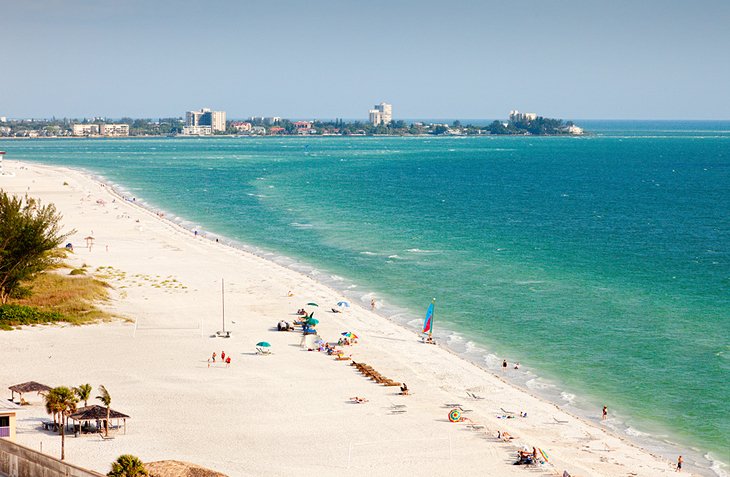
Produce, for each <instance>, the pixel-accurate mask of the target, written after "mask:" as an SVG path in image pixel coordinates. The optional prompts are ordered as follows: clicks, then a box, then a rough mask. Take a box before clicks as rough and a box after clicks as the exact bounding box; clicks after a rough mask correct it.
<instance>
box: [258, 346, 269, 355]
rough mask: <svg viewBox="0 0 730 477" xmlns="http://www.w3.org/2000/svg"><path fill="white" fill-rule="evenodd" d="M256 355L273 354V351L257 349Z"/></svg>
mask: <svg viewBox="0 0 730 477" xmlns="http://www.w3.org/2000/svg"><path fill="white" fill-rule="evenodd" d="M256 354H271V350H270V349H268V348H262V347H260V346H257V347H256Z"/></svg>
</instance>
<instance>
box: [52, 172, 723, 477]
mask: <svg viewBox="0 0 730 477" xmlns="http://www.w3.org/2000/svg"><path fill="white" fill-rule="evenodd" d="M44 166H45V167H50V168H56V167H55V166H49V165H45V164H44ZM72 170H76V171H80V172H82V173H83V174H85V175H86V176H87V177H88V178H89V179H91V180H93V181H95V182H96V183H98V184H99V185H101V186H103V187H106V188H108V190H109V191H111V192H112V193H113V194H114V195H116V196H117V198H118V199H120V200H126V194H125V189H124V187H123V186H122V185H121V184H115V183H112V182H110V181H108V180H107V179H106V178H105V177H103V176H101V175H99V174H95V173H93V172H91V171H87V170H80V169H73V168H72ZM129 202H130V204H132V205H134V206H136V207H138V208H139V209H141V210H144V211H145V212H147V213H150V214H153V215H155V216H156V218H157V219H159V220H161V221H163V222H166V223H167V224H168V225H170V226H171V227H177V228H180V229H181V230H183V231H185V232H187V233H189V234H193V233H194V231H195V230H196V229H197V230H198V231H199V235H198V237H199V238H200V239H202V240H208V241H210V242H211V243H214V242H215V239H216V238H220V239H221V241H220V244H222V245H223V246H226V247H230V248H232V249H234V250H236V251H240V252H243V253H245V254H251V255H253V256H255V257H257V258H259V259H261V260H264V261H267V262H269V263H271V264H273V265H275V266H279V267H283V268H285V269H287V270H290V271H293V272H295V273H298V274H301V275H303V276H304V277H306V278H308V279H310V280H313V281H315V282H317V283H319V284H320V285H322V286H324V287H327V288H328V289H330V290H331V291H332V292H333V293H337V294H342V295H344V296H346V298H347V299H348V300H349V301H350V302H351V303H353V304H356V305H357V306H359V307H360V308H361V309H362V310H363V311H366V312H370V313H374V314H376V315H378V316H379V317H381V318H383V319H385V320H388V321H389V322H391V323H393V324H395V325H397V326H399V327H401V328H403V330H404V331H408V332H410V333H412V334H413V335H414V337H415V338H416V339H420V337H421V334H420V333H419V331H418V329H420V328H419V327H420V323H421V322H422V318H421V317H418V316H416V315H414V314H413V313H412V311H411V310H409V309H407V308H405V307H403V306H401V305H396V304H392V303H390V304H386V305H385V308H384V309H383V306H382V304H381V302H380V301H378V304H379V306H378V309H376V310H374V311H373V310H370V309H369V306H368V305H367V301H366V300H364V299H360V300H359V301H358V299H357V296H360V295H362V293H365V295H362V296H363V297H368V300H369V297H370V296H372V295H374V294H375V292H374V291H366V290H360V291H359V292H356V291H353V290H350V289H349V287H348V286H344V285H343V287H338V286H337V283H338V280H336V279H334V278H333V277H335V275H331V274H330V273H329V272H327V270H323V269H321V268H317V266H315V265H311V264H309V263H306V262H304V261H301V260H299V259H297V258H294V257H291V256H288V255H283V254H280V253H279V252H277V251H274V250H269V249H266V248H262V247H259V246H256V245H251V244H248V243H244V242H240V241H237V240H233V239H230V238H228V237H226V236H225V235H222V234H219V233H217V232H213V231H209V230H206V229H201V228H199V227H198V226H196V225H195V224H194V223H193V222H191V221H188V220H187V219H185V218H183V217H180V216H177V215H174V214H168V212H169V211H167V210H164V209H162V208H160V207H154V206H152V205H151V204H149V203H148V202H147V201H146V200H144V199H141V200H139V201H134V202H131V201H129ZM160 212H162V213H163V216H160V215H158V213H160ZM168 215H173V216H174V217H175V218H168ZM314 271H316V272H326V273H312V272H314ZM318 275H319V276H318ZM327 278H330V280H327ZM337 278H339V279H342V282H343V283H352V284H353V285H354V282H351V281H349V280H348V279H346V278H343V277H337ZM356 290H359V285H358V288H356ZM424 309H425V307H424ZM381 310H382V311H381ZM404 317H405V318H404ZM414 320H415V321H418V326H415V327H414V325H412V324H411V323H412V322H413V321H414ZM438 328H439V330H438V331H437V333H436V334H435V336H436V337H437V343H438V346H439V347H440V348H441V349H443V350H444V351H446V352H448V353H450V354H451V355H453V356H454V357H455V358H457V359H460V360H464V361H466V362H468V363H470V364H472V365H474V366H476V367H477V368H479V369H480V370H482V371H483V372H485V373H487V374H489V375H491V376H493V377H494V378H497V379H499V380H500V381H502V382H503V383H505V384H506V385H508V386H511V387H513V388H515V389H516V390H518V391H520V392H523V393H525V394H527V395H529V396H531V397H533V398H535V399H539V400H542V401H544V402H546V403H548V404H551V405H554V406H556V407H557V408H559V409H560V410H561V411H562V412H564V413H566V414H568V415H570V416H571V417H574V418H575V419H578V420H581V421H583V422H585V423H586V424H588V425H592V426H595V427H596V428H597V429H602V430H605V431H607V432H609V433H611V434H612V435H613V436H615V437H616V438H618V439H621V440H623V441H625V442H626V443H627V444H629V445H632V446H635V447H636V448H638V449H641V450H644V451H646V452H648V453H649V454H651V455H652V456H654V457H657V458H659V459H667V460H670V459H671V456H672V455H674V454H676V452H677V451H679V450H680V449H684V450H683V451H680V452H684V455H685V459H687V455H690V456H693V457H695V458H697V459H701V460H704V463H706V464H707V466H706V469H705V470H708V471H712V473H711V474H707V475H712V476H716V475H719V476H722V477H724V476H726V475H728V474H727V473H726V472H725V470H724V469H725V465H726V464H725V463H722V462H720V461H718V460H716V458H715V459H713V458H712V457H715V456H712V457H711V456H710V453H709V452H708V451H703V450H702V449H699V448H696V447H694V446H690V447H689V448H687V445H685V446H684V447H683V446H681V445H680V444H679V443H677V442H673V441H670V440H669V438H670V436H669V435H666V434H664V437H663V438H662V437H658V436H655V434H653V433H648V432H645V431H646V429H642V430H640V429H636V428H634V427H632V425H631V424H630V423H629V422H627V420H626V419H625V418H626V417H628V416H623V417H624V420H619V421H614V423H612V425H610V426H608V427H601V421H600V420H599V419H598V418H596V419H595V420H593V419H591V417H590V416H591V411H590V410H589V409H588V408H586V406H585V405H586V404H593V405H594V406H593V407H594V408H595V409H596V410H599V411H600V406H601V405H600V403H599V402H598V401H595V399H591V398H585V395H584V394H578V395H577V396H576V395H575V394H572V393H569V392H568V391H571V392H576V391H577V392H578V393H580V391H579V390H575V389H570V390H566V389H565V388H562V387H561V386H560V384H561V383H560V379H559V377H554V376H549V377H547V376H544V375H541V374H536V373H535V372H534V371H533V370H532V369H530V368H529V366H524V365H521V366H520V368H521V369H520V370H519V371H515V370H513V369H512V365H513V364H514V363H512V362H510V375H509V376H504V375H500V366H499V364H500V363H501V358H498V356H497V354H495V353H494V352H493V351H492V350H490V349H489V347H488V345H485V344H482V343H476V342H474V341H472V339H470V338H469V336H468V334H465V333H464V332H462V331H457V330H454V329H452V328H450V327H449V325H443V324H439V326H438ZM455 337H456V338H458V339H459V340H461V344H462V345H464V347H467V348H468V347H469V345H473V346H475V348H474V347H472V349H471V350H469V351H468V352H467V351H466V350H464V351H460V350H458V349H456V348H455V347H454V346H453V345H450V344H449V342H450V341H451V340H452V339H453V338H455ZM488 358H493V359H494V360H496V361H498V362H496V365H494V366H489V365H487V364H486V361H487V359H488ZM535 381H537V383H536V387H535V388H531V387H530V385H529V383H530V382H535ZM541 388H542V392H541ZM566 394H568V395H569V396H572V399H566V398H565V395H566ZM576 398H577V400H578V401H579V402H578V403H576V402H575V400H576ZM561 401H562V402H561ZM594 401H595V402H594ZM579 404H583V405H584V406H580V405H579ZM568 406H570V407H572V409H569V408H568ZM597 415H598V413H596V416H597ZM614 416H615V414H614ZM658 427H661V426H658ZM661 431H663V432H666V433H670V432H671V429H668V428H662V429H661ZM685 444H686V443H685ZM673 451H674V452H673ZM700 475H704V474H700Z"/></svg>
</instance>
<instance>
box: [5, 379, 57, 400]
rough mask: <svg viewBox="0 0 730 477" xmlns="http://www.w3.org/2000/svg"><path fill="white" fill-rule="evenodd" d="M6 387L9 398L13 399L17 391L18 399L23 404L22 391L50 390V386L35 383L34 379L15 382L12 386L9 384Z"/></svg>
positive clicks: (37, 391) (38, 391) (41, 391)
mask: <svg viewBox="0 0 730 477" xmlns="http://www.w3.org/2000/svg"><path fill="white" fill-rule="evenodd" d="M8 389H10V393H11V394H10V396H11V397H10V400H11V401H13V402H14V401H15V393H18V396H19V397H18V399H20V403H21V404H23V394H24V393H32V392H36V393H38V394H40V393H44V392H47V391H50V390H51V387H50V386H46V385H45V384H41V383H37V382H35V381H28V382H27V383H20V384H15V385H13V386H10V387H9V388H8Z"/></svg>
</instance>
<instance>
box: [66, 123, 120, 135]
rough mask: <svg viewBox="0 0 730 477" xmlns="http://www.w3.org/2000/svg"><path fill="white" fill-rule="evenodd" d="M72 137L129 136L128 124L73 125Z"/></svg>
mask: <svg viewBox="0 0 730 477" xmlns="http://www.w3.org/2000/svg"><path fill="white" fill-rule="evenodd" d="M71 133H72V134H73V135H74V136H129V124H104V123H102V124H74V125H72V126H71Z"/></svg>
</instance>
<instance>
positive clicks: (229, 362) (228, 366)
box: [226, 356, 231, 368]
mask: <svg viewBox="0 0 730 477" xmlns="http://www.w3.org/2000/svg"><path fill="white" fill-rule="evenodd" d="M230 367H231V357H230V356H229V357H227V358H226V368H230Z"/></svg>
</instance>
